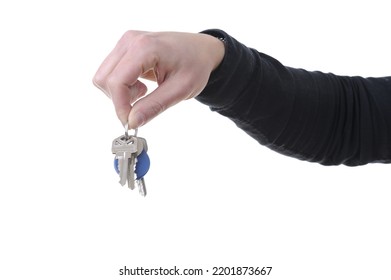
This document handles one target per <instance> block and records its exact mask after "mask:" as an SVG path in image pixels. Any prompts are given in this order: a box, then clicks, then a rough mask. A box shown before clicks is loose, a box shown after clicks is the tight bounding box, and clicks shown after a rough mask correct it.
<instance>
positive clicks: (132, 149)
mask: <svg viewBox="0 0 391 280" xmlns="http://www.w3.org/2000/svg"><path fill="white" fill-rule="evenodd" d="M147 151H148V146H147V141H146V140H145V139H144V138H141V137H137V129H136V130H135V133H134V135H129V134H128V125H125V134H124V135H121V136H119V137H117V138H115V139H114V140H113V144H112V147H111V152H112V153H113V154H115V158H114V169H115V171H116V172H117V173H118V174H119V177H120V181H119V183H120V184H121V186H124V185H125V184H126V182H128V187H129V188H130V189H131V190H133V189H134V188H135V184H137V186H138V189H139V192H140V194H141V195H142V196H146V195H147V189H146V187H145V180H144V176H145V174H147V172H148V170H149V166H150V160H149V157H148V154H147ZM135 175H136V176H135Z"/></svg>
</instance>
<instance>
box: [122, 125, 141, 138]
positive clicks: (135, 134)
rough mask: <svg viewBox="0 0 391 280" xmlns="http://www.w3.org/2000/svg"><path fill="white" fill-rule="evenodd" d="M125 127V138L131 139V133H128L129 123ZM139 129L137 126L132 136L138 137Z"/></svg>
mask: <svg viewBox="0 0 391 280" xmlns="http://www.w3.org/2000/svg"><path fill="white" fill-rule="evenodd" d="M124 127H125V138H126V139H129V133H128V131H129V124H128V123H126V124H125V126H124ZM137 131H138V128H136V129H135V130H134V134H133V135H132V137H137Z"/></svg>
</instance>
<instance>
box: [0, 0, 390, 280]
mask: <svg viewBox="0 0 391 280" xmlns="http://www.w3.org/2000/svg"><path fill="white" fill-rule="evenodd" d="M255 3H257V6H254V5H255ZM386 3H387V1H383V2H380V1H365V2H364V1H349V2H347V1H303V0H301V1H247V0H241V1H231V2H229V1H200V0H198V1H192V2H188V1H76V0H69V1H44V0H37V1H23V0H22V1H2V2H1V4H0V34H1V44H0V81H1V94H0V98H1V101H0V128H1V138H0V141H1V142H0V143H1V145H0V162H1V170H0V172H1V176H0V223H1V224H0V225H1V228H0V258H1V260H0V279H7V280H12V279H186V278H183V277H172V278H170V277H165V278H162V277H151V276H150V277H147V276H145V277H139V278H137V277H130V276H126V277H125V276H119V269H120V268H123V267H124V266H125V265H126V266H127V267H130V268H135V267H137V266H139V267H144V268H158V267H166V268H171V267H173V266H174V265H177V266H178V267H180V268H202V269H204V270H206V269H209V276H203V277H188V278H187V279H215V278H216V279H217V278H221V277H217V276H214V277H212V276H210V274H211V270H212V268H213V266H260V267H263V266H272V267H273V270H272V272H271V275H270V276H268V277H259V276H258V277H255V276H252V277H251V276H241V277H239V276H237V277H224V279H263V278H264V279H390V277H391V271H390V269H389V264H390V261H391V253H390V252H391V241H390V240H391V238H390V236H391V229H390V214H391V203H390V187H391V186H390V182H389V181H390V167H389V166H388V165H381V164H372V165H367V166H363V167H357V168H348V167H345V166H338V167H323V166H320V165H318V164H314V163H306V162H301V161H298V160H296V159H291V158H288V157H285V156H282V155H279V154H277V153H274V152H272V151H270V150H268V149H267V148H265V147H263V146H260V145H259V144H258V143H257V142H256V141H255V140H253V139H252V138H250V137H249V136H247V135H246V134H245V133H244V132H242V131H241V130H239V129H237V128H236V126H235V125H234V124H233V123H232V122H231V121H230V120H228V119H225V118H224V117H222V116H220V115H218V114H217V113H213V112H211V111H210V110H209V109H208V108H207V107H206V106H204V105H202V104H200V103H198V102H197V101H195V100H190V101H185V102H182V103H181V104H179V105H177V106H175V107H173V108H171V109H169V110H168V111H167V112H165V113H164V114H162V115H161V116H159V117H158V118H156V119H155V120H153V121H152V122H150V123H149V124H147V125H146V126H145V127H143V128H141V129H140V130H139V135H140V136H143V137H145V138H146V139H147V140H148V144H149V155H150V158H151V160H152V165H151V169H150V172H149V173H148V175H147V176H146V183H147V188H148V191H149V194H148V196H147V197H146V198H143V197H141V196H139V195H138V193H137V192H136V191H130V190H129V189H127V188H123V187H121V186H120V185H119V184H118V177H117V174H116V173H115V172H114V169H113V155H112V154H111V141H112V140H113V138H115V137H117V136H119V135H120V134H121V133H122V132H123V129H122V126H121V125H120V122H119V121H118V120H117V118H116V116H115V112H114V108H113V106H112V103H111V101H110V100H109V99H107V98H106V96H105V95H104V94H102V93H101V92H99V90H97V89H96V88H95V87H94V86H93V85H92V83H91V79H92V77H93V75H94V73H95V71H96V69H97V68H98V66H99V65H100V63H101V61H102V60H103V59H104V58H105V57H106V55H107V54H108V53H109V51H110V50H111V49H112V48H113V47H114V45H115V43H116V42H117V40H118V39H119V38H120V36H121V35H122V34H123V33H124V32H125V31H126V30H128V29H139V30H152V31H160V30H173V31H190V32H198V31H201V30H204V29H207V28H221V29H224V30H225V31H227V32H228V33H229V34H231V35H233V36H234V37H235V38H236V39H238V40H239V41H241V42H242V43H244V44H246V45H247V46H250V47H254V48H256V49H258V50H259V51H262V52H264V53H267V54H269V55H271V56H273V57H275V58H277V59H279V60H280V61H281V62H282V63H284V64H285V65H288V66H292V67H297V68H305V69H308V70H321V71H324V72H333V73H335V74H341V75H361V76H385V75H390V70H389V67H390V65H391V55H390V51H389V50H390V47H391V45H390V41H389V26H390V23H391V19H390V16H389V8H388V7H389V6H388V5H386ZM178 86H179V85H178ZM221 279H223V278H221Z"/></svg>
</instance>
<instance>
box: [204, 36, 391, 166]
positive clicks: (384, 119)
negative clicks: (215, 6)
mask: <svg viewBox="0 0 391 280" xmlns="http://www.w3.org/2000/svg"><path fill="white" fill-rule="evenodd" d="M203 33H205V34H209V35H212V36H215V37H219V38H222V39H224V42H225V47H226V53H225V57H224V59H223V61H222V63H221V64H220V66H219V67H218V68H217V69H216V70H215V71H214V72H213V73H212V74H211V77H210V79H209V82H208V85H207V86H206V88H205V89H204V90H203V92H202V93H201V94H200V95H199V96H198V97H197V100H198V101H200V102H202V103H204V104H206V105H208V106H209V107H210V108H211V110H213V111H216V112H218V113H220V114H221V115H224V116H226V117H228V118H230V119H231V120H232V121H234V122H235V123H236V125H237V126H238V127H240V128H241V129H243V130H244V131H246V132H247V133H248V134H249V135H250V136H252V137H253V138H255V139H256V140H257V141H258V142H259V143H260V144H262V145H265V146H267V147H269V148H271V149H273V150H275V151H277V152H279V153H282V154H285V155H287V156H292V157H295V158H298V159H301V160H307V161H311V162H318V163H320V164H323V165H338V164H345V165H349V166H355V165H363V164H367V163H370V162H382V163H389V162H391V77H381V78H362V77H346V76H337V75H334V74H331V73H328V74H325V73H322V72H318V71H314V72H309V71H306V70H303V69H295V68H291V67H286V66H284V65H282V64H281V63H280V62H278V61H277V60H276V59H274V58H272V57H270V56H268V55H266V54H263V53H260V52H258V51H256V50H254V49H251V48H248V47H246V46H244V45H243V44H241V43H240V42H238V41H236V40H235V39H234V38H233V37H231V36H229V35H228V34H227V33H225V32H224V31H222V30H217V29H213V30H206V31H204V32H203Z"/></svg>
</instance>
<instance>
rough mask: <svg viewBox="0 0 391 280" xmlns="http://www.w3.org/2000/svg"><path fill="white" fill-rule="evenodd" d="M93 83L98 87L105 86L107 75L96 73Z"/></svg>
mask: <svg viewBox="0 0 391 280" xmlns="http://www.w3.org/2000/svg"><path fill="white" fill-rule="evenodd" d="M92 83H93V84H94V85H95V86H96V87H98V88H105V85H106V77H105V76H103V75H100V74H99V73H97V74H95V76H94V77H93V78H92Z"/></svg>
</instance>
